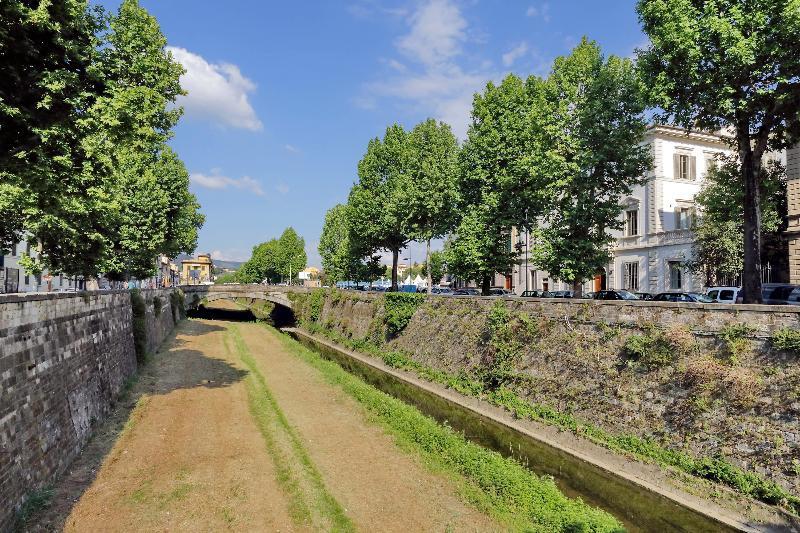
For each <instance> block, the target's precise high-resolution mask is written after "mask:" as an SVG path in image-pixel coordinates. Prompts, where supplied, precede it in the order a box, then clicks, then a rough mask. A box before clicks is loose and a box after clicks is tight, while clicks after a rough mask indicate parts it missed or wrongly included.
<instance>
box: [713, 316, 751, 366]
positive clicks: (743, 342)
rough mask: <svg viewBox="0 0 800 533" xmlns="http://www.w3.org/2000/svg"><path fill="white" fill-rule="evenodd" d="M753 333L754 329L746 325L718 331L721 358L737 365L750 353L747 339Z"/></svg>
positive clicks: (730, 326) (737, 325)
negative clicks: (720, 341) (720, 342)
mask: <svg viewBox="0 0 800 533" xmlns="http://www.w3.org/2000/svg"><path fill="white" fill-rule="evenodd" d="M754 331H755V328H753V327H752V326H749V325H748V324H731V325H729V326H725V327H724V328H722V329H721V330H720V332H719V337H720V339H721V340H722V356H723V358H724V359H725V360H726V361H727V362H728V363H730V364H732V365H738V364H739V361H741V358H742V356H745V355H747V354H749V353H750V351H751V350H752V344H751V343H750V339H748V338H747V337H748V336H749V335H752V334H753V332H754Z"/></svg>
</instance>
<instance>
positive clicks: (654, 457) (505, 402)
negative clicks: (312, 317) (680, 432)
mask: <svg viewBox="0 0 800 533" xmlns="http://www.w3.org/2000/svg"><path fill="white" fill-rule="evenodd" d="M303 327H304V328H305V329H306V330H307V331H309V332H310V333H314V334H322V335H323V336H325V337H327V338H329V339H330V340H332V341H333V342H336V343H337V344H341V345H342V346H345V347H347V348H350V349H352V350H355V351H358V352H362V353H366V354H368V355H371V356H373V357H376V358H378V359H381V360H382V361H383V362H384V363H386V364H387V365H389V366H391V367H393V368H397V369H400V370H407V371H410V372H413V373H415V374H416V375H417V376H419V377H420V378H422V379H425V380H428V381H431V382H434V383H439V384H441V385H444V386H446V387H448V388H450V389H453V390H455V391H456V392H459V393H461V394H464V395H466V396H472V397H475V398H478V399H480V400H483V401H486V402H489V403H490V404H492V405H495V406H497V407H502V408H504V409H506V410H508V411H509V412H510V413H511V414H512V415H514V416H515V417H516V418H518V419H521V420H534V421H536V422H542V423H544V424H548V425H551V426H555V427H558V428H561V429H565V430H569V431H572V432H573V433H575V434H576V435H579V436H582V437H585V438H587V439H589V440H591V441H592V442H594V443H596V444H599V445H601V446H604V447H605V448H608V449H610V450H612V451H615V452H619V453H624V454H629V455H631V456H633V457H635V458H637V459H640V460H643V461H649V462H653V463H655V464H658V465H660V466H665V467H672V468H676V469H678V470H680V471H683V472H685V473H687V474H690V475H692V476H695V477H697V478H700V479H706V480H709V481H713V482H717V483H722V484H724V485H727V486H729V487H731V488H732V489H734V490H735V491H737V492H739V493H741V494H744V495H746V496H750V497H752V498H755V499H758V500H761V501H763V502H765V503H768V504H771V505H779V506H782V507H783V508H785V509H787V510H788V511H791V512H792V513H794V514H800V498H798V497H797V496H796V495H794V494H791V493H790V492H789V491H787V490H786V489H784V488H783V487H781V486H780V485H778V484H777V483H775V482H773V481H770V480H767V479H765V478H763V477H762V476H760V475H758V474H756V473H753V472H746V471H744V470H742V469H741V468H739V467H737V466H735V465H734V464H732V463H731V462H729V461H728V460H726V459H725V458H724V457H722V456H715V457H706V456H704V457H693V456H691V455H689V454H687V453H685V452H681V451H678V450H670V449H668V448H665V447H663V446H662V445H660V444H659V443H658V442H655V441H654V440H652V439H647V438H642V437H639V436H636V435H628V434H617V435H615V434H613V433H610V432H608V431H606V430H604V429H602V428H600V427H597V426H595V425H592V424H588V423H585V422H581V421H579V420H577V419H576V418H575V417H573V416H572V415H569V414H566V413H562V412H560V411H558V410H556V409H553V408H552V407H550V406H547V405H542V404H537V403H533V402H530V401H528V400H526V399H525V398H523V397H522V396H520V395H519V394H517V392H515V391H514V390H513V389H511V388H509V387H506V386H500V387H499V388H497V389H494V390H492V389H488V388H486V387H485V385H484V384H483V383H482V382H481V381H479V380H476V379H473V378H472V377H470V376H469V375H468V374H466V373H461V374H451V373H448V372H444V371H442V370H438V369H435V368H432V367H429V366H426V365H423V364H421V363H418V362H416V361H414V360H412V359H411V358H410V357H409V356H408V355H406V354H404V353H401V352H398V351H387V350H385V349H384V348H381V347H379V346H376V345H375V344H373V343H371V342H369V341H366V340H354V339H350V338H347V337H345V336H343V335H340V334H338V333H337V332H334V331H332V330H329V329H327V328H324V327H322V326H320V325H318V324H315V323H310V324H309V323H304V324H303Z"/></svg>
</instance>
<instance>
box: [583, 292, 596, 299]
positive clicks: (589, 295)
mask: <svg viewBox="0 0 800 533" xmlns="http://www.w3.org/2000/svg"><path fill="white" fill-rule="evenodd" d="M596 294H597V293H596V292H584V293H583V296H581V298H583V299H584V300H594V297H595V295H596Z"/></svg>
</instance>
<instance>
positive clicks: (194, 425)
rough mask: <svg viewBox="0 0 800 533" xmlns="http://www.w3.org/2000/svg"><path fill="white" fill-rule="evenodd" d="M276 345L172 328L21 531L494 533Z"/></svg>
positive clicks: (242, 332)
mask: <svg viewBox="0 0 800 533" xmlns="http://www.w3.org/2000/svg"><path fill="white" fill-rule="evenodd" d="M279 335H280V334H279V333H277V332H275V331H274V330H270V329H268V328H267V327H265V326H264V325H260V324H255V323H245V322H232V321H220V320H214V321H211V320H187V321H185V322H183V323H182V324H181V325H180V326H179V328H178V331H177V334H176V335H175V337H174V338H173V339H171V340H169V341H168V342H167V344H166V345H165V346H164V347H162V350H161V352H160V353H159V354H157V355H156V356H155V357H154V360H153V361H152V362H151V363H150V364H149V365H147V367H146V368H145V370H144V372H143V376H142V378H141V379H140V380H139V382H138V383H137V384H136V385H135V387H134V390H133V392H132V394H133V395H132V398H133V399H132V400H130V401H131V402H134V401H135V407H134V408H133V409H132V411H129V412H128V413H125V414H124V415H117V420H116V421H114V420H113V419H112V421H111V422H109V423H108V424H107V426H109V427H107V428H104V429H102V430H101V431H100V432H99V436H98V437H97V438H96V439H95V440H94V441H93V442H92V443H91V444H90V446H89V448H88V449H87V451H86V452H85V453H84V454H83V455H82V456H81V458H80V459H79V460H78V461H77V462H76V464H75V466H74V467H73V468H72V469H71V473H70V474H69V475H68V476H67V478H66V479H64V480H63V481H62V482H61V483H60V484H59V486H58V487H57V489H56V492H55V501H54V505H53V506H52V507H51V509H50V511H48V513H47V514H46V515H45V516H44V517H43V518H41V519H40V520H39V523H38V525H34V526H32V527H31V529H32V530H37V529H49V528H53V527H55V528H59V527H61V526H62V525H63V527H64V529H65V530H66V531H75V532H78V531H81V532H82V531H145V530H146V531H219V530H236V531H319V530H339V531H348V530H363V531H449V530H455V531H491V530H497V529H500V527H499V526H498V525H497V524H496V523H494V522H492V520H491V519H490V518H488V517H487V516H485V515H483V514H481V513H480V512H478V511H477V510H476V509H474V508H473V507H471V506H470V505H469V504H467V503H465V501H464V499H462V497H460V495H459V493H458V492H459V491H458V488H457V486H456V485H455V483H454V482H453V481H452V480H451V479H449V478H448V477H447V476H446V475H445V474H439V473H436V472H435V471H434V470H432V469H431V468H427V467H426V466H425V465H424V464H423V463H422V461H421V459H419V458H418V457H417V456H415V455H413V452H411V451H406V450H404V449H401V448H400V447H399V446H398V445H397V444H396V443H395V441H394V439H393V438H392V437H391V436H390V435H388V434H387V433H386V432H385V431H384V430H383V429H382V428H381V427H380V426H379V425H377V423H376V422H372V421H371V420H370V418H369V416H368V414H367V413H366V411H365V410H364V408H363V407H361V406H360V405H359V404H358V403H357V402H356V401H355V400H353V399H352V398H351V397H349V396H347V395H346V394H345V393H344V392H343V391H341V390H340V389H338V388H337V387H336V386H334V385H331V384H329V383H328V382H326V381H325V380H324V379H323V376H321V375H320V374H319V372H318V371H317V370H316V369H315V368H313V367H311V366H309V365H308V364H307V363H305V362H303V361H301V360H300V359H298V358H297V357H296V356H293V355H292V354H291V353H290V351H289V350H287V348H286V346H285V344H284V343H283V342H282V341H281V339H280V338H279ZM120 417H122V418H120ZM112 418H113V417H112Z"/></svg>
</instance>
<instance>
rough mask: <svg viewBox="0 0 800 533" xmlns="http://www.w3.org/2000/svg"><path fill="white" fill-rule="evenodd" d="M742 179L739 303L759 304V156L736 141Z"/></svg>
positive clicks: (760, 300) (760, 299) (748, 147)
mask: <svg viewBox="0 0 800 533" xmlns="http://www.w3.org/2000/svg"><path fill="white" fill-rule="evenodd" d="M739 154H740V158H741V161H742V180H743V181H744V272H743V273H742V290H743V292H744V294H743V298H742V302H743V303H746V304H760V303H761V302H762V298H761V202H760V190H759V189H760V188H759V183H758V178H759V171H760V169H761V159H760V157H757V154H754V153H753V151H752V150H751V149H750V146H749V139H748V141H747V145H746V146H742V141H740V146H739Z"/></svg>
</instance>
